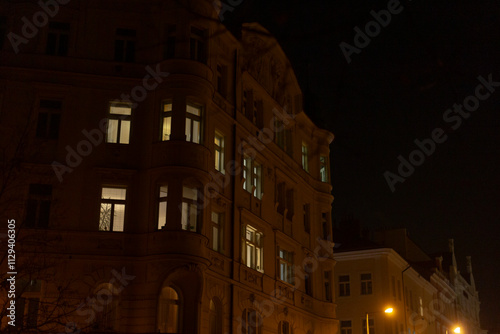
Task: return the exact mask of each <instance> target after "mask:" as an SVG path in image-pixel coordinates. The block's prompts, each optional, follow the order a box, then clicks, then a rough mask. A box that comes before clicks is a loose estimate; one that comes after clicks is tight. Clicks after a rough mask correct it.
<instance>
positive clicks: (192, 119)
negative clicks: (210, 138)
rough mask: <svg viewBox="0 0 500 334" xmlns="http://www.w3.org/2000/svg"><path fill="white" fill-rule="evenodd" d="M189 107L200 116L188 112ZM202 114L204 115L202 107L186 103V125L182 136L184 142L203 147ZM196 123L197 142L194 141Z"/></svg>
mask: <svg viewBox="0 0 500 334" xmlns="http://www.w3.org/2000/svg"><path fill="white" fill-rule="evenodd" d="M189 107H191V108H193V109H197V110H198V111H199V113H200V114H199V115H196V114H193V113H192V112H190V111H189ZM203 114H204V108H203V106H202V105H200V104H197V103H194V102H191V101H188V102H187V103H186V115H185V120H186V125H185V132H184V134H185V135H186V142H190V143H193V144H199V145H203ZM196 123H198V142H196V141H194V138H195V136H194V134H195V130H194V129H195V126H194V124H196ZM188 124H189V126H188Z"/></svg>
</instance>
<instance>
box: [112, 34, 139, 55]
mask: <svg viewBox="0 0 500 334" xmlns="http://www.w3.org/2000/svg"><path fill="white" fill-rule="evenodd" d="M135 39H136V31H135V30H132V29H121V28H118V29H116V39H115V60H116V61H121V62H127V63H132V62H134V61H135Z"/></svg>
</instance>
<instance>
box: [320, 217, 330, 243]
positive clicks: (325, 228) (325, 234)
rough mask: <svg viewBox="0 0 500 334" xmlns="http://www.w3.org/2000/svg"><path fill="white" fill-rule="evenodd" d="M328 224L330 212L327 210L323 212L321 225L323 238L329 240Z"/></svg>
mask: <svg viewBox="0 0 500 334" xmlns="http://www.w3.org/2000/svg"><path fill="white" fill-rule="evenodd" d="M328 225H329V223H328V214H327V213H326V212H323V213H322V214H321V227H322V230H323V239H325V240H329V237H330V227H329V226H328Z"/></svg>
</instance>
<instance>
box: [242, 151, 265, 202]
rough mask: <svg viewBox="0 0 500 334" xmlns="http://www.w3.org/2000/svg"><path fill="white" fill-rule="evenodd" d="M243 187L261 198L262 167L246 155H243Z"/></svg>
mask: <svg viewBox="0 0 500 334" xmlns="http://www.w3.org/2000/svg"><path fill="white" fill-rule="evenodd" d="M243 189H244V190H246V191H248V192H249V193H251V194H252V195H253V196H254V197H257V198H258V199H261V198H262V167H261V165H260V164H259V163H258V162H257V161H255V160H253V159H252V158H250V157H249V156H247V155H244V156H243Z"/></svg>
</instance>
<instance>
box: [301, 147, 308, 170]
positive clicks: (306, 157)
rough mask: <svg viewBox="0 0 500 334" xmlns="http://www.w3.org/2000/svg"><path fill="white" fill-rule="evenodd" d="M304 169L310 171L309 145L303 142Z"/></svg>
mask: <svg viewBox="0 0 500 334" xmlns="http://www.w3.org/2000/svg"><path fill="white" fill-rule="evenodd" d="M301 156H302V169H304V170H305V171H306V172H308V173H309V146H308V145H307V144H306V143H305V142H302V154H301Z"/></svg>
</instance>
